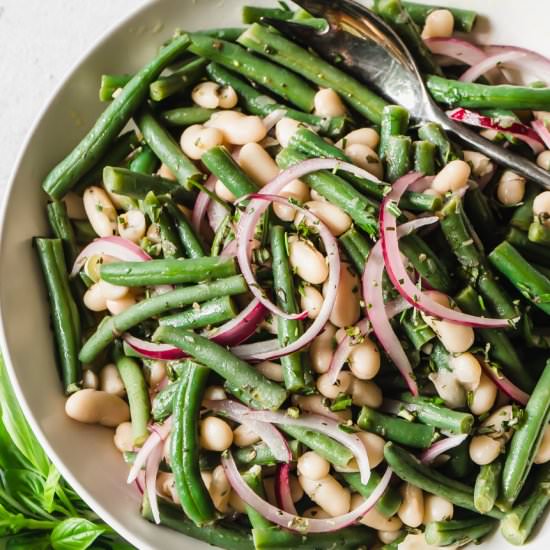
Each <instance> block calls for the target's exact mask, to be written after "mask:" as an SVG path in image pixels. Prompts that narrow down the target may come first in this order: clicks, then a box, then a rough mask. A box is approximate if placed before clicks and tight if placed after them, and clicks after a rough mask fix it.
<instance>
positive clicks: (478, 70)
mask: <svg viewBox="0 0 550 550" xmlns="http://www.w3.org/2000/svg"><path fill="white" fill-rule="evenodd" d="M527 55H528V54H527V53H526V52H521V51H513V50H510V51H507V52H500V53H497V54H494V55H490V56H486V57H485V59H482V60H480V61H479V62H478V63H476V64H475V65H472V66H471V67H470V68H469V69H468V70H467V71H465V72H464V73H462V75H461V76H460V78H459V80H460V81H462V82H474V81H475V80H477V79H478V78H479V77H480V76H483V75H484V74H485V73H487V72H488V71H490V70H491V69H495V68H497V67H499V66H500V65H503V64H505V63H510V62H513V61H518V60H520V59H522V58H524V57H526V56H527Z"/></svg>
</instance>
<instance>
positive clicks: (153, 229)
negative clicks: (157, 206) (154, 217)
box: [145, 223, 161, 244]
mask: <svg viewBox="0 0 550 550" xmlns="http://www.w3.org/2000/svg"><path fill="white" fill-rule="evenodd" d="M145 236H146V237H147V238H148V239H149V240H150V241H151V242H152V243H154V244H160V242H161V238H160V227H159V224H158V223H152V224H151V225H150V226H149V227H148V228H147V233H145Z"/></svg>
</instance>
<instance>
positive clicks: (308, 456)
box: [297, 451, 330, 480]
mask: <svg viewBox="0 0 550 550" xmlns="http://www.w3.org/2000/svg"><path fill="white" fill-rule="evenodd" d="M297 468H298V472H299V473H300V475H303V476H305V477H307V478H308V479H313V480H319V479H322V478H324V477H326V476H328V474H329V472H330V463H329V462H328V460H325V459H324V458H323V457H322V456H319V455H318V454H317V453H316V452H314V451H308V452H307V453H304V454H303V455H302V456H301V457H300V458H299V459H298V464H297Z"/></svg>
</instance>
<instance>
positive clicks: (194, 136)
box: [180, 124, 224, 160]
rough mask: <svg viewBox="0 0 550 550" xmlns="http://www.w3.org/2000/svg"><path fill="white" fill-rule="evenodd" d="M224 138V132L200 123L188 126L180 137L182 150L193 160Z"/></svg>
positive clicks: (219, 143) (221, 141)
mask: <svg viewBox="0 0 550 550" xmlns="http://www.w3.org/2000/svg"><path fill="white" fill-rule="evenodd" d="M223 140H224V134H223V133H222V132H221V131H220V130H219V129H217V128H204V127H203V126H201V125H200V124H193V125H192V126H188V127H187V128H186V129H185V130H184V131H183V133H182V134H181V138H180V146H181V149H182V151H183V152H184V153H185V154H186V155H187V156H188V157H189V158H192V159H194V160H198V159H200V158H201V157H202V155H203V154H204V153H206V151H208V150H209V149H212V147H216V146H217V145H221V144H222V143H223Z"/></svg>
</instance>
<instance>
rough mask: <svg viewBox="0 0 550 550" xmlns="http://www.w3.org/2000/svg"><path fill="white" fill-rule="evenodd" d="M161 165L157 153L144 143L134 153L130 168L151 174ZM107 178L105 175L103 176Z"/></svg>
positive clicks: (133, 170)
mask: <svg viewBox="0 0 550 550" xmlns="http://www.w3.org/2000/svg"><path fill="white" fill-rule="evenodd" d="M159 166H160V162H159V159H158V158H157V155H155V153H153V150H152V149H151V147H149V146H148V145H145V144H144V145H142V146H141V147H140V150H139V151H138V152H137V153H136V154H135V155H134V157H133V158H132V160H131V161H130V164H129V166H128V168H129V169H130V170H131V171H132V172H139V173H140V174H147V175H151V174H154V173H155V172H156V171H157V169H158V168H159ZM103 177H104V178H105V175H104V176H103Z"/></svg>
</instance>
